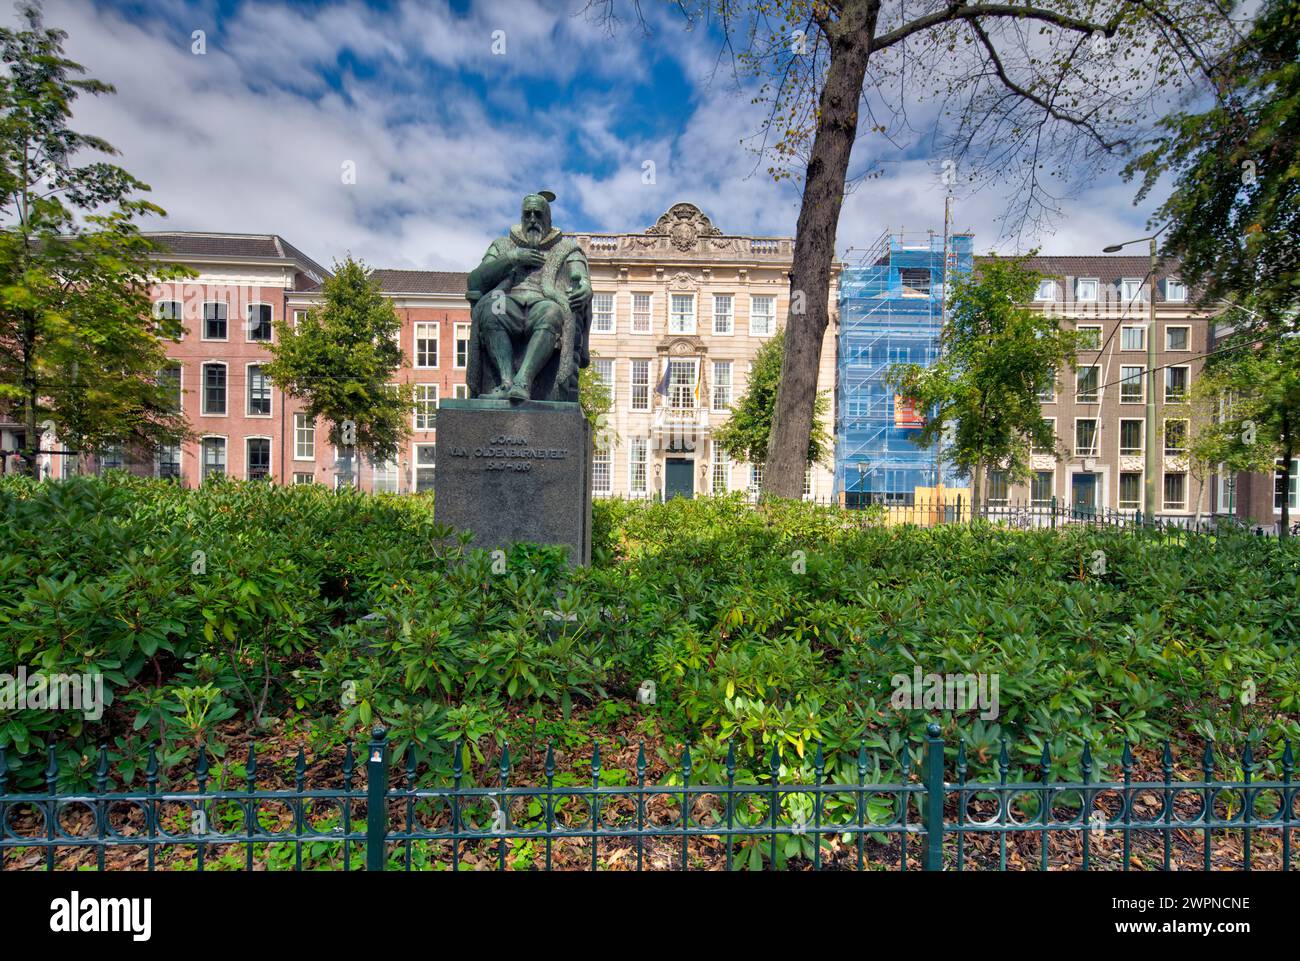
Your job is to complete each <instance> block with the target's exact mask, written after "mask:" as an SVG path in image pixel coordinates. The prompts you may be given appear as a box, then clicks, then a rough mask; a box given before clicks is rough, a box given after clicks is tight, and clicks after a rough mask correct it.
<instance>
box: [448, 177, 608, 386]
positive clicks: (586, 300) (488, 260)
mask: <svg viewBox="0 0 1300 961" xmlns="http://www.w3.org/2000/svg"><path fill="white" fill-rule="evenodd" d="M554 199H555V195H554V194H551V193H549V192H547V191H539V192H538V193H535V194H529V195H528V196H527V197H525V198H524V202H523V207H522V211H521V214H520V218H519V223H518V224H516V225H515V226H514V227H512V228H511V229H510V233H509V234H508V235H507V236H505V237H499V238H498V239H496V240H494V241H493V242H492V245H491V246H490V247H488V251H487V254H486V255H485V256H484V257H483V262H482V263H480V264H479V265H478V267H476V268H475V269H474V270H473V271H472V272H471V273H470V275H469V285H468V286H469V290H468V293H467V297H468V299H469V301H470V303H471V304H472V305H473V306H472V309H471V311H470V319H471V330H470V356H469V363H468V365H467V367H468V369H467V370H466V381H467V384H468V387H469V396H470V397H483V398H486V399H489V400H492V399H502V398H508V399H510V400H520V401H523V400H532V399H538V400H559V401H573V402H576V401H577V399H578V369H579V368H580V367H586V366H587V365H588V364H589V363H590V356H589V350H588V335H589V328H590V311H589V306H590V303H591V277H590V274H589V272H588V268H587V258H586V255H585V254H584V253H583V251H582V248H581V247H579V246H578V244H577V243H576V242H575V241H574V240H572V239H571V238H566V237H564V236H563V235H562V234H561V233H560V231H559V230H558V229H557V228H555V227H553V226H552V225H551V205H550V201H552V200H554ZM520 352H522V359H520V360H519V362H518V364H517V365H516V356H517V354H519V353H520ZM553 361H554V363H553Z"/></svg>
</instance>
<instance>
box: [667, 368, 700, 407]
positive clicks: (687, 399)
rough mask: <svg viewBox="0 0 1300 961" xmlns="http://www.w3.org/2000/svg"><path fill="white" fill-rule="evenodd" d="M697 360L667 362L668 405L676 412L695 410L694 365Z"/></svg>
mask: <svg viewBox="0 0 1300 961" xmlns="http://www.w3.org/2000/svg"><path fill="white" fill-rule="evenodd" d="M697 363H699V361H698V359H690V360H683V359H673V360H669V361H668V403H669V406H671V407H673V408H676V409H677V410H694V409H695V381H696V371H697V368H696V364H697Z"/></svg>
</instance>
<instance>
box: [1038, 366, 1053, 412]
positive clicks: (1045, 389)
mask: <svg viewBox="0 0 1300 961" xmlns="http://www.w3.org/2000/svg"><path fill="white" fill-rule="evenodd" d="M1038 401H1039V403H1042V404H1053V403H1055V402H1056V371H1052V372H1051V374H1050V375H1049V379H1048V381H1047V383H1045V384H1044V385H1043V386H1042V388H1041V389H1040V390H1039V391H1038Z"/></svg>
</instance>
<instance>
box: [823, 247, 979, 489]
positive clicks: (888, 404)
mask: <svg viewBox="0 0 1300 961" xmlns="http://www.w3.org/2000/svg"><path fill="white" fill-rule="evenodd" d="M973 245H974V237H973V235H971V234H954V235H952V236H949V237H947V239H946V242H945V237H944V235H942V234H936V233H934V232H933V231H931V232H929V233H927V234H924V235H922V236H921V237H919V238H910V237H907V236H905V235H904V234H902V233H891V232H889V231H886V232H885V233H884V234H882V235H881V237H880V239H879V240H878V241H877V242H876V243H875V244H874V245H873V246H872V248H871V249H870V250H869V251H868V252H867V254H866V255H865V256H864V257H863V258H862V260H861V262H860V265H859V266H856V267H846V268H845V269H844V272H843V273H842V274H841V277H840V336H839V343H838V347H837V356H836V388H835V401H836V403H835V493H836V495H837V496H839V497H841V498H842V500H843V502H844V503H846V504H848V505H849V506H858V505H860V504H864V503H894V504H905V503H911V502H912V499H913V498H914V496H915V492H916V489H917V488H924V487H933V486H934V485H935V484H936V481H938V482H942V483H944V484H949V483H951V482H953V481H954V480H955V478H953V477H952V476H950V475H951V472H950V470H949V469H948V468H943V469H940V467H939V457H938V453H939V452H938V447H937V444H936V445H928V446H925V447H921V446H919V445H917V444H916V443H915V442H914V441H913V438H914V437H915V436H916V435H917V428H915V427H906V426H901V424H902V422H904V421H905V420H906V417H905V416H903V415H902V414H900V413H899V412H896V411H895V403H894V391H893V389H892V388H890V387H889V386H887V384H886V383H885V378H886V375H887V374H888V371H889V368H890V366H891V365H893V364H906V363H912V364H921V365H923V366H928V365H930V364H933V363H934V361H935V359H936V358H937V357H938V356H939V350H940V346H941V344H940V337H941V333H942V330H943V318H944V314H943V305H944V293H945V290H946V278H947V277H948V276H950V275H951V276H957V275H959V274H963V273H969V272H970V270H971V265H972V261H973V256H972V248H973Z"/></svg>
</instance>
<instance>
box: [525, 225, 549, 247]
mask: <svg viewBox="0 0 1300 961" xmlns="http://www.w3.org/2000/svg"><path fill="white" fill-rule="evenodd" d="M545 236H546V233H545V231H543V230H542V228H541V227H540V226H537V225H534V224H530V225H529V226H527V227H525V228H524V240H526V241H528V242H529V243H530V244H532V245H534V246H536V245H537V244H540V243H541V242H542V238H543V237H545Z"/></svg>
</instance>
